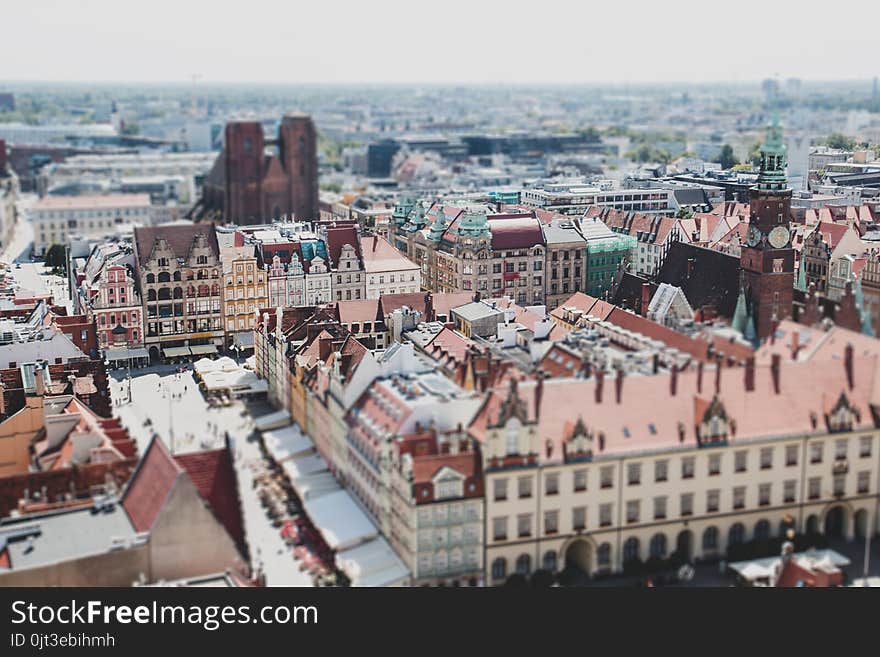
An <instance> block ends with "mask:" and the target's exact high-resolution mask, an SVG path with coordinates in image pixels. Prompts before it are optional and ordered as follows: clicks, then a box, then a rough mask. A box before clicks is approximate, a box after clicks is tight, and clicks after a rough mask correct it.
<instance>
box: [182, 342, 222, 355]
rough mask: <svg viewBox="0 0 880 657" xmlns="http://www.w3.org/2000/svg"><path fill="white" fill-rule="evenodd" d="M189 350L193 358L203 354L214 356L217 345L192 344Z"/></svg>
mask: <svg viewBox="0 0 880 657" xmlns="http://www.w3.org/2000/svg"><path fill="white" fill-rule="evenodd" d="M189 350H190V351H191V352H192V355H193V356H201V355H203V354H216V353H217V345H215V344H194V345H190V347H189Z"/></svg>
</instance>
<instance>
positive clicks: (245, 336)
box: [232, 331, 254, 349]
mask: <svg viewBox="0 0 880 657" xmlns="http://www.w3.org/2000/svg"><path fill="white" fill-rule="evenodd" d="M232 343H233V344H234V345H235V346H236V347H238V348H239V349H253V347H254V332H253V331H245V332H244V333H236V334H235V338H233V342H232Z"/></svg>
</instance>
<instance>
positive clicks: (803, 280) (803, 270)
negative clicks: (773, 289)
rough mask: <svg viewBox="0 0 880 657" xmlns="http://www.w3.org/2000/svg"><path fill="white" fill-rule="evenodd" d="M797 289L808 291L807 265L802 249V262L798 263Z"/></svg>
mask: <svg viewBox="0 0 880 657" xmlns="http://www.w3.org/2000/svg"><path fill="white" fill-rule="evenodd" d="M795 289H797V290H800V291H801V292H806V291H807V265H806V264H805V263H804V252H803V250H801V262H800V265H798V277H797V282H796V283H795Z"/></svg>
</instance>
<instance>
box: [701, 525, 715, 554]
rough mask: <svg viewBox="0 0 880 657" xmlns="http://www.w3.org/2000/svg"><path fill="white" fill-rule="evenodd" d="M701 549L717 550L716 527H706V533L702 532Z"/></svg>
mask: <svg viewBox="0 0 880 657" xmlns="http://www.w3.org/2000/svg"><path fill="white" fill-rule="evenodd" d="M703 549H704V550H717V549H718V528H717V527H706V531H704V532H703Z"/></svg>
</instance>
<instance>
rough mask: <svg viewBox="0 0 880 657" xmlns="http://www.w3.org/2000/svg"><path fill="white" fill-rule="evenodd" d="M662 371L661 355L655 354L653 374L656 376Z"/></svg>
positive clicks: (652, 364)
mask: <svg viewBox="0 0 880 657" xmlns="http://www.w3.org/2000/svg"><path fill="white" fill-rule="evenodd" d="M659 371H660V354H656V353H655V354H654V356H653V358H651V373H652V374H656V373H657V372H659Z"/></svg>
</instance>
